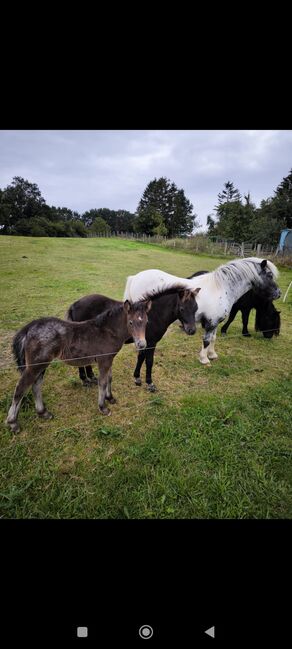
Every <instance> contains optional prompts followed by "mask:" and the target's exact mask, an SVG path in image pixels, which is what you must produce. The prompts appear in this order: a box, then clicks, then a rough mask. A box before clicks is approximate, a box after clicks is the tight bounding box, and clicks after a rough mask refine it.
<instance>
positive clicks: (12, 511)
mask: <svg viewBox="0 0 292 649" xmlns="http://www.w3.org/2000/svg"><path fill="white" fill-rule="evenodd" d="M0 249H1V255H0V259H1V278H0V284H1V301H0V354H1V360H0V366H1V369H0V372H1V398H0V476H1V477H0V481H1V483H0V516H1V517H2V518H147V519H148V518H150V519H151V518H291V517H292V462H291V459H292V426H291V421H292V398H291V395H292V377H291V360H292V346H291V342H292V321H291V312H292V290H291V291H290V294H289V296H288V299H287V301H286V303H285V304H283V302H282V298H280V300H279V301H278V302H277V306H278V308H279V309H280V310H281V318H282V329H281V334H280V336H279V338H278V339H275V338H273V339H272V340H265V339H264V338H263V337H262V335H261V334H256V333H255V332H254V331H253V322H254V318H252V319H251V321H250V331H251V332H252V334H253V335H252V338H249V339H246V338H243V337H242V336H241V319H240V317H239V315H238V316H237V318H236V320H235V322H234V323H233V325H231V327H230V329H229V333H228V335H227V337H225V338H220V335H219V336H218V339H217V346H216V350H217V353H218V354H219V358H218V360H217V361H214V362H213V363H212V366H211V367H204V366H202V365H201V364H200V363H199V361H198V352H199V349H200V346H201V332H200V331H198V333H197V334H196V336H194V337H192V338H189V337H187V336H186V335H185V334H184V333H183V332H182V331H181V330H180V329H179V327H178V325H177V323H174V324H173V325H172V326H171V327H170V328H169V330H168V332H167V334H166V336H165V337H164V338H163V340H162V341H161V342H160V343H159V345H158V349H157V353H156V356H155V364H154V368H153V378H154V382H155V383H156V385H157V387H158V388H159V391H158V392H157V393H155V394H150V393H149V392H147V390H146V388H145V382H144V379H145V370H144V369H143V374H142V378H143V385H142V387H136V386H135V384H134V381H133V378H132V375H133V370H134V367H135V360H136V354H135V351H134V348H133V346H132V345H127V346H125V347H124V348H123V349H122V351H121V352H120V354H119V355H118V356H117V358H116V359H115V361H114V365H113V392H114V394H115V396H116V397H117V399H118V403H117V405H114V406H112V407H111V410H112V416H111V417H103V416H102V415H101V414H99V412H98V409H97V386H95V387H93V388H84V387H82V385H81V383H80V381H79V378H78V373H77V370H75V369H73V368H71V367H68V366H66V365H64V364H61V363H58V362H55V363H53V364H52V366H50V368H49V369H48V371H47V373H46V377H45V382H44V389H43V393H44V398H45V402H46V404H47V406H48V408H49V410H51V411H52V412H53V413H54V415H55V417H54V419H53V420H52V421H41V420H39V419H38V417H37V415H36V413H35V410H34V405H33V400H32V396H31V394H28V396H27V397H26V398H25V400H24V402H23V405H22V408H21V410H20V415H19V423H20V425H21V429H22V430H21V433H20V434H19V435H13V434H12V433H11V431H9V430H8V428H7V427H6V425H5V418H6V416H7V410H8V408H9V405H10V402H11V399H12V395H13V391H14V388H15V385H16V381H17V380H18V377H19V374H18V372H17V370H16V367H15V364H14V362H13V358H12V353H11V341H12V337H13V335H14V333H15V332H16V331H17V330H18V329H19V328H20V327H21V326H22V325H24V324H25V323H27V322H29V321H30V320H32V319H34V318H36V317H40V316H47V315H54V316H59V317H64V315H65V312H66V309H67V308H68V306H69V305H70V304H71V303H72V302H73V301H74V300H76V299H78V298H79V297H81V296H83V295H85V294H87V293H93V292H100V293H104V294H105V295H109V296H111V297H114V298H117V299H122V296H123V290H124V285H125V280H126V277H127V275H131V274H134V273H137V272H138V271H140V270H143V269H146V268H162V269H163V270H165V271H168V272H170V273H174V274H176V275H180V276H187V275H189V274H191V273H192V272H195V271H196V270H199V269H207V270H212V269H214V268H216V267H217V266H218V265H219V264H221V263H224V260H223V259H222V258H214V257H212V258H211V257H206V256H197V255H191V254H186V253H182V252H178V251H173V252H172V251H170V250H167V249H163V248H160V247H159V246H151V245H147V244H142V243H137V242H131V241H126V240H120V239H51V238H39V239H38V238H28V237H27V238H22V237H0ZM291 279H292V270H289V269H287V268H283V269H282V268H280V280H279V284H280V287H281V289H282V291H283V293H284V291H285V290H286V288H287V286H288V284H289V282H290V281H291Z"/></svg>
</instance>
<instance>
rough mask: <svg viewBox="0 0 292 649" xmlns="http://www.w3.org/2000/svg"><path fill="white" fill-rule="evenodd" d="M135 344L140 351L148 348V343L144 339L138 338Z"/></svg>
mask: <svg viewBox="0 0 292 649" xmlns="http://www.w3.org/2000/svg"><path fill="white" fill-rule="evenodd" d="M134 342H135V345H136V349H138V350H139V351H140V350H141V349H145V347H147V342H146V340H145V338H143V339H141V338H137V339H136V340H135V341H134Z"/></svg>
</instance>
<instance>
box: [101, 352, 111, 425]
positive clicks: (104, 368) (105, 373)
mask: <svg viewBox="0 0 292 649" xmlns="http://www.w3.org/2000/svg"><path fill="white" fill-rule="evenodd" d="M112 361H113V359H111V360H110V361H109V360H108V359H106V360H101V361H99V363H98V367H99V377H98V407H99V410H100V412H101V413H102V414H103V415H110V414H111V411H110V410H109V408H107V407H106V406H105V399H106V394H107V388H108V382H109V372H110V371H111V366H112ZM110 386H111V381H110ZM110 390H111V387H110Z"/></svg>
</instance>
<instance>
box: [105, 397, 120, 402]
mask: <svg viewBox="0 0 292 649" xmlns="http://www.w3.org/2000/svg"><path fill="white" fill-rule="evenodd" d="M106 399H107V401H108V402H109V403H117V400H116V399H115V397H106Z"/></svg>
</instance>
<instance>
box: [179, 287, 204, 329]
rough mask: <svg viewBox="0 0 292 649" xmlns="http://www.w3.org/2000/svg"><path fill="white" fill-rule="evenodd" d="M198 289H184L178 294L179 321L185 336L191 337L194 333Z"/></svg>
mask: <svg viewBox="0 0 292 649" xmlns="http://www.w3.org/2000/svg"><path fill="white" fill-rule="evenodd" d="M200 290H201V289H200V288H194V289H185V290H182V291H179V292H178V299H179V307H178V311H179V316H178V318H179V320H180V322H181V323H182V326H183V329H184V331H185V333H186V334H188V335H189V336H192V335H193V334H194V333H196V323H195V316H196V311H197V310H198V305H197V302H196V295H197V294H198V293H199V291H200Z"/></svg>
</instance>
